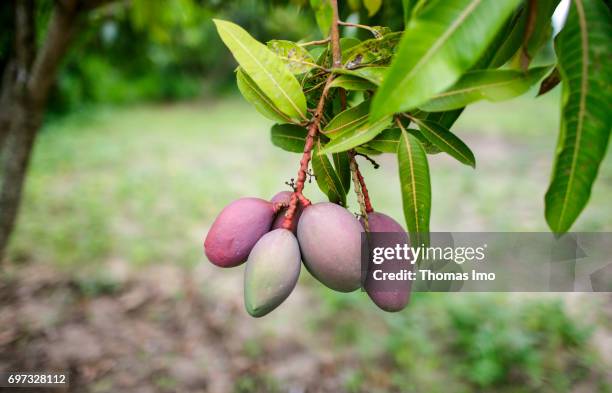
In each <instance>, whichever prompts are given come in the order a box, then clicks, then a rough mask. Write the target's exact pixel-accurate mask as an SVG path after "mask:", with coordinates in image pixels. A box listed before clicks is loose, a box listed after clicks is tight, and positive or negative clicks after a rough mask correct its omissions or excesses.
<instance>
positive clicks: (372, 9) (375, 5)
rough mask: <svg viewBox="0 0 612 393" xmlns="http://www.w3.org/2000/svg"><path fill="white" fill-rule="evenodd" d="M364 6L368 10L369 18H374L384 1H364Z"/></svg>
mask: <svg viewBox="0 0 612 393" xmlns="http://www.w3.org/2000/svg"><path fill="white" fill-rule="evenodd" d="M363 5H364V6H365V8H366V9H367V10H368V16H374V15H376V13H377V12H378V10H379V9H380V7H381V6H382V0H363Z"/></svg>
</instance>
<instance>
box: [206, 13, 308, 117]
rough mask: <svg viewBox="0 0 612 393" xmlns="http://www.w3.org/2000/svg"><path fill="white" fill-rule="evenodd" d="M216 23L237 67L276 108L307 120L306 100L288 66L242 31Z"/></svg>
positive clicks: (228, 25) (234, 26) (230, 25)
mask: <svg viewBox="0 0 612 393" xmlns="http://www.w3.org/2000/svg"><path fill="white" fill-rule="evenodd" d="M214 22H215V24H216V26H217V31H218V32H219V35H220V36H221V39H222V40H223V42H224V43H225V45H226V46H227V47H228V48H229V49H230V51H231V52H232V54H233V55H234V58H235V59H236V61H237V62H238V64H240V66H241V67H242V69H243V71H244V72H245V73H246V74H247V75H248V76H249V77H250V78H251V79H252V80H253V82H255V84H256V85H257V87H259V89H260V90H261V91H263V92H264V94H265V95H266V96H267V97H268V98H270V100H271V101H272V102H273V103H274V106H276V107H277V108H278V109H280V110H281V111H282V112H283V113H285V114H287V115H288V116H289V117H291V118H292V119H294V120H306V97H305V96H304V93H303V92H302V88H301V86H300V83H299V82H298V80H297V79H296V78H295V77H294V76H293V74H291V72H290V71H289V70H288V69H287V67H285V63H284V62H283V61H282V60H281V59H280V58H279V57H278V56H276V55H275V54H274V53H273V52H272V51H270V50H269V49H268V48H267V47H266V46H265V45H264V44H262V43H261V42H259V41H257V40H256V39H254V38H253V37H251V35H250V34H249V33H248V32H246V31H245V30H244V29H243V28H242V27H240V26H238V25H236V24H234V23H231V22H227V21H223V20H219V19H215V20H214Z"/></svg>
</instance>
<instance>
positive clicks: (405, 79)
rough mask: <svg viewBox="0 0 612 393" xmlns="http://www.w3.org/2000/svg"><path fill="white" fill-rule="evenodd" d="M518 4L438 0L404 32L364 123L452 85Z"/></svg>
mask: <svg viewBox="0 0 612 393" xmlns="http://www.w3.org/2000/svg"><path fill="white" fill-rule="evenodd" d="M519 2H520V0H503V1H502V0H438V1H434V2H431V3H429V4H428V5H427V6H425V7H424V8H423V9H422V10H421V11H420V12H419V13H418V15H416V17H415V18H414V19H412V20H411V21H410V23H409V24H408V27H407V28H406V30H405V31H404V35H403V37H402V40H401V42H400V44H399V46H398V50H397V53H396V55H395V57H394V59H393V62H392V63H391V68H390V69H389V72H388V73H387V75H386V77H385V80H384V82H383V83H382V84H381V85H380V88H379V89H378V92H377V94H376V95H375V96H374V101H373V103H372V114H371V118H370V121H372V122H375V121H377V120H379V119H381V118H383V117H385V116H388V115H392V114H394V113H398V112H402V111H407V110H410V109H413V108H416V107H418V106H419V105H422V104H423V103H425V102H426V101H427V100H428V99H429V98H431V97H432V96H433V95H434V94H437V93H439V92H441V91H443V90H445V89H447V88H448V87H450V86H452V85H453V84H454V83H455V82H456V81H457V80H458V79H459V78H460V77H461V76H462V75H463V74H464V73H465V72H466V71H467V70H469V69H470V68H471V67H472V66H473V65H474V64H475V63H476V61H478V59H479V58H480V56H481V55H482V54H483V52H484V50H485V49H486V48H487V46H488V45H489V43H490V42H491V41H492V40H493V38H494V37H495V34H496V33H497V31H498V30H499V29H500V28H501V26H502V25H503V23H504V22H505V21H506V20H507V18H508V17H509V16H510V14H511V13H512V11H513V10H514V9H515V8H516V6H517V5H518V4H519Z"/></svg>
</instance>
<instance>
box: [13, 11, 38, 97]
mask: <svg viewBox="0 0 612 393" xmlns="http://www.w3.org/2000/svg"><path fill="white" fill-rule="evenodd" d="M35 26H36V25H35V21H34V1H33V0H17V2H16V4H15V57H16V60H17V62H16V65H17V85H18V86H17V87H18V88H19V89H20V90H22V88H23V86H24V85H25V83H26V80H27V78H28V74H29V72H30V67H31V66H32V62H33V61H34V55H35V54H36V39H35V37H36V32H35Z"/></svg>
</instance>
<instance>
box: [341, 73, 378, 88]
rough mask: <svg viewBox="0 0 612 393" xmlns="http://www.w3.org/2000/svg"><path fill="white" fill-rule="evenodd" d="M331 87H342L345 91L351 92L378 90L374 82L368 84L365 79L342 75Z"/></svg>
mask: <svg viewBox="0 0 612 393" xmlns="http://www.w3.org/2000/svg"><path fill="white" fill-rule="evenodd" d="M330 87H340V88H343V89H344V90H351V91H364V90H374V89H376V85H375V84H373V83H372V82H368V81H367V80H365V79H363V78H359V77H357V76H351V75H340V76H339V77H337V78H336V79H334V81H333V82H332V83H331V85H330Z"/></svg>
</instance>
